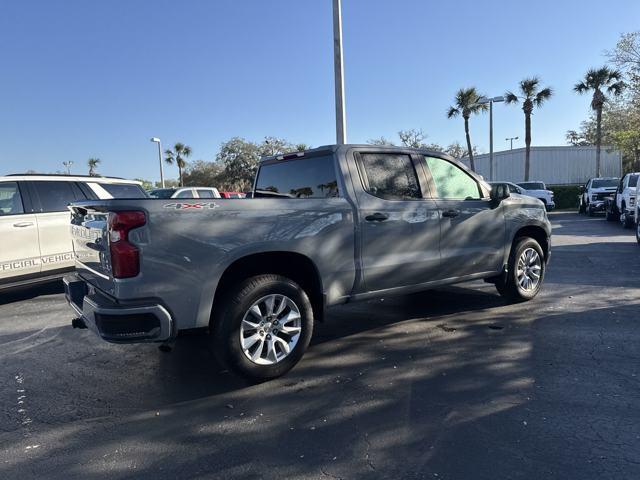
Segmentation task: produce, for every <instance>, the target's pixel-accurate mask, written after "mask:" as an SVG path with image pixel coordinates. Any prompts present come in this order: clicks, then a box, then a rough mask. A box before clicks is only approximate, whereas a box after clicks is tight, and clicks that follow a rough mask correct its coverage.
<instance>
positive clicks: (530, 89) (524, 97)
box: [505, 77, 553, 182]
mask: <svg viewBox="0 0 640 480" xmlns="http://www.w3.org/2000/svg"><path fill="white" fill-rule="evenodd" d="M518 93H519V95H516V94H515V93H513V92H507V93H505V101H506V102H507V103H518V102H520V101H521V102H522V111H523V112H524V144H525V155H524V181H525V182H527V181H529V170H530V168H531V114H532V113H533V108H534V107H538V108H540V107H541V106H542V104H543V103H544V102H546V101H547V100H549V99H550V98H551V97H552V96H553V90H551V89H550V88H549V87H545V88H540V79H539V78H537V77H531V78H525V79H524V80H521V81H520V84H519V85H518Z"/></svg>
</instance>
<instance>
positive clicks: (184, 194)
mask: <svg viewBox="0 0 640 480" xmlns="http://www.w3.org/2000/svg"><path fill="white" fill-rule="evenodd" d="M176 198H193V192H192V191H191V189H189V190H183V191H181V192H180V193H179V194H178V195H176Z"/></svg>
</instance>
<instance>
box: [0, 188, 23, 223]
mask: <svg viewBox="0 0 640 480" xmlns="http://www.w3.org/2000/svg"><path fill="white" fill-rule="evenodd" d="M21 213H24V208H23V206H22V197H21V196H20V190H18V184H17V183H16V182H2V183H0V215H20V214H21Z"/></svg>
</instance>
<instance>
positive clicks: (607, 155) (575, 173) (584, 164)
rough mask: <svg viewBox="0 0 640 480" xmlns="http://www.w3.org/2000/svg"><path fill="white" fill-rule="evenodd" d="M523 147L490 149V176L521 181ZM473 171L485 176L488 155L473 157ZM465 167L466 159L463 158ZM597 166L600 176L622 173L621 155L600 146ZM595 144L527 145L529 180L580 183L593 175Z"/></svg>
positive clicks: (467, 162) (564, 183) (563, 183)
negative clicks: (576, 145)
mask: <svg viewBox="0 0 640 480" xmlns="http://www.w3.org/2000/svg"><path fill="white" fill-rule="evenodd" d="M524 155H525V149H524V148H517V149H516V148H514V149H513V150H506V151H503V152H494V154H493V162H494V178H493V180H497V181H499V180H504V181H509V182H521V181H523V180H524ZM474 160H475V164H476V171H477V172H478V173H479V174H480V175H482V176H483V177H484V178H485V180H490V178H489V154H488V153H485V154H482V155H477V156H476V157H474ZM463 162H464V163H465V164H466V165H467V166H468V165H469V161H468V159H465V160H463ZM600 169H601V175H602V176H603V177H620V176H622V155H621V154H620V152H619V151H616V150H613V149H610V148H609V147H602V150H601V151H600ZM595 171H596V147H573V146H566V147H531V170H530V173H529V180H532V181H533V180H542V181H543V182H545V183H547V184H549V185H567V184H582V183H585V182H587V180H589V179H590V178H592V177H594V176H595Z"/></svg>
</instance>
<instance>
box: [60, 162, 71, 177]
mask: <svg viewBox="0 0 640 480" xmlns="http://www.w3.org/2000/svg"><path fill="white" fill-rule="evenodd" d="M62 165H64V166H65V168H66V169H67V175H71V165H73V160H69V161H68V162H62Z"/></svg>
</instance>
